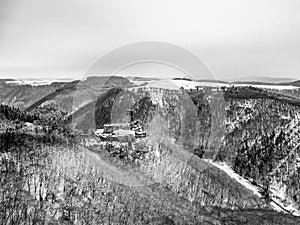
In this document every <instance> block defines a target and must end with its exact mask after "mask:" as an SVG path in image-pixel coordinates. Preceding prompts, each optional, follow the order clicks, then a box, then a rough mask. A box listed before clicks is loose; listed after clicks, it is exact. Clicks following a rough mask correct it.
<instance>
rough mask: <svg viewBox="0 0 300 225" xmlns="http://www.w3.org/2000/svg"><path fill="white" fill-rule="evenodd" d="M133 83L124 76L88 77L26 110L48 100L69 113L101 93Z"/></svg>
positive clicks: (31, 106)
mask: <svg viewBox="0 0 300 225" xmlns="http://www.w3.org/2000/svg"><path fill="white" fill-rule="evenodd" d="M131 85H132V84H131V83H130V81H129V80H128V79H126V78H123V77H88V78H87V79H86V80H83V81H73V82H70V83H67V84H66V85H64V86H63V87H61V88H59V89H56V90H55V91H54V92H52V93H50V94H49V95H47V96H45V97H43V98H41V99H39V100H38V101H36V102H35V103H34V104H32V105H30V106H29V107H28V108H27V109H26V110H27V111H31V110H33V109H35V108H37V107H38V106H40V105H42V104H43V103H46V102H47V101H50V100H51V101H54V102H55V103H56V104H57V105H58V106H59V108H60V109H62V110H64V111H65V112H67V113H68V114H70V113H73V112H74V111H76V110H77V109H79V108H80V107H82V106H84V105H86V104H88V103H90V102H92V101H95V100H96V99H97V96H99V94H101V93H103V92H105V91H106V90H108V89H110V88H112V87H120V88H123V87H128V86H131Z"/></svg>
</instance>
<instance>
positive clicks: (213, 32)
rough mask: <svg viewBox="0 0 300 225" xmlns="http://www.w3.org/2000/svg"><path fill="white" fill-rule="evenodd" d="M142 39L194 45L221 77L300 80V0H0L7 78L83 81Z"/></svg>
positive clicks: (1, 67)
mask: <svg viewBox="0 0 300 225" xmlns="http://www.w3.org/2000/svg"><path fill="white" fill-rule="evenodd" d="M140 41H160V42H167V43H171V44H174V45H177V46H180V47H182V48H184V49H187V50H188V51H191V52H193V53H194V54H196V55H197V56H198V57H199V58H200V59H201V60H202V61H203V62H204V63H205V64H207V65H208V66H209V68H210V69H211V70H212V71H213V72H214V75H215V76H216V78H217V79H231V78H239V77H247V76H271V77H290V78H299V77H300V75H299V74H300V62H299V60H300V1H299V0H226V1H225V0H195V1H191V0H184V1H177V0H151V1H146V0H127V1H121V0H119V1H117V0H43V1H40V0H0V77H1V78H17V79H35V78H40V79H46V78H47V79H48V78H53V79H64V78H70V79H78V78H81V77H83V76H84V74H85V73H86V71H87V70H88V68H90V67H91V65H93V63H94V62H95V61H97V59H99V58H101V57H102V56H104V55H105V54H107V53H109V52H110V51H112V50H113V49H116V48H118V47H121V46H124V45H128V44H130V43H134V42H140ZM147 66H148V68H149V64H147ZM145 68H146V67H144V68H143V69H141V68H139V67H135V70H134V71H133V72H136V74H138V73H139V72H141V73H144V72H145V70H147V69H145ZM157 68H160V67H159V66H158V67H157ZM162 68H165V67H161V68H160V69H157V70H156V71H155V70H153V69H152V71H151V70H150V71H149V73H151V74H153V73H155V72H157V73H160V72H162V70H163V69H162ZM170 71H172V73H173V72H174V71H173V70H170ZM146 72H147V71H146ZM166 73H167V72H166Z"/></svg>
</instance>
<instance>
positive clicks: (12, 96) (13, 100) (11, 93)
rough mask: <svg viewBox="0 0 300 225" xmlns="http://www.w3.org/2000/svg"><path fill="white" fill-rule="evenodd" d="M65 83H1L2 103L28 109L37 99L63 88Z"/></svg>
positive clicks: (0, 96) (0, 102) (0, 97)
mask: <svg viewBox="0 0 300 225" xmlns="http://www.w3.org/2000/svg"><path fill="white" fill-rule="evenodd" d="M63 85H64V83H54V84H51V85H45V86H37V87H34V86H31V85H21V86H20V85H4V84H3V85H1V84H0V104H6V105H10V106H14V107H17V108H20V109H26V108H27V107H29V106H30V105H32V104H34V102H35V101H37V100H39V99H40V98H43V97H45V96H47V95H48V94H50V93H52V92H54V91H55V90H56V89H58V88H61V87H62V86H63Z"/></svg>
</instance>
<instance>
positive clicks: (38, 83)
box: [5, 79, 72, 86]
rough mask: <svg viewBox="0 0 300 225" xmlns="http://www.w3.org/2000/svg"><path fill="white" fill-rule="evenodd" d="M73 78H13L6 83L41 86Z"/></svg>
mask: <svg viewBox="0 0 300 225" xmlns="http://www.w3.org/2000/svg"><path fill="white" fill-rule="evenodd" d="M70 81H72V80H69V79H65V80H13V81H6V82H5V84H14V85H31V86H41V85H50V84H52V83H53V82H70Z"/></svg>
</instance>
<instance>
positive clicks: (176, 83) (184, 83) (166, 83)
mask: <svg viewBox="0 0 300 225" xmlns="http://www.w3.org/2000/svg"><path fill="white" fill-rule="evenodd" d="M132 82H133V83H135V84H136V85H139V86H140V85H141V86H142V87H146V88H150V87H151V88H164V89H179V88H181V87H183V88H185V89H191V88H192V89H195V88H196V87H197V86H200V87H212V88H220V87H230V86H232V85H233V86H236V87H238V86H252V87H258V88H265V89H277V90H293V89H298V88H299V87H297V86H292V85H258V84H247V83H245V84H229V83H218V82H207V81H189V80H171V79H166V80H152V81H147V83H146V81H132ZM145 83H146V84H145Z"/></svg>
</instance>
